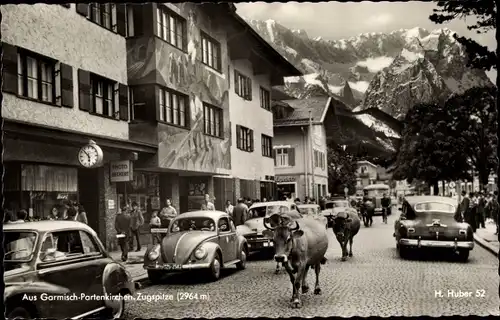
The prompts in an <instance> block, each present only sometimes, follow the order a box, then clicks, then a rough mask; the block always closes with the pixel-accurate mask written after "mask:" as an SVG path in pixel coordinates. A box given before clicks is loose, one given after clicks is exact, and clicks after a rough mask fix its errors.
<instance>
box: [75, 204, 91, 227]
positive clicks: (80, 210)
mask: <svg viewBox="0 0 500 320" xmlns="http://www.w3.org/2000/svg"><path fill="white" fill-rule="evenodd" d="M73 206H74V208H75V210H76V217H75V220H76V221H79V222H81V223H85V224H89V221H88V220H87V212H85V208H84V207H83V206H82V204H81V203H77V202H75V203H74V204H73Z"/></svg>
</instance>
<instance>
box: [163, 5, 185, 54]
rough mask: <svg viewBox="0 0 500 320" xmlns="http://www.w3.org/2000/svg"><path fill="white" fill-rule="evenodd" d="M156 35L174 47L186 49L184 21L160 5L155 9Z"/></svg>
mask: <svg viewBox="0 0 500 320" xmlns="http://www.w3.org/2000/svg"><path fill="white" fill-rule="evenodd" d="M156 19H157V25H156V34H157V36H158V37H160V38H161V39H163V40H165V41H167V42H168V43H170V44H171V45H173V46H174V47H177V48H179V49H181V50H184V49H185V47H186V41H185V37H186V20H185V19H184V18H182V17H181V16H179V15H177V14H175V13H173V12H172V11H170V10H168V9H167V8H166V7H164V6H162V5H158V8H157V9H156Z"/></svg>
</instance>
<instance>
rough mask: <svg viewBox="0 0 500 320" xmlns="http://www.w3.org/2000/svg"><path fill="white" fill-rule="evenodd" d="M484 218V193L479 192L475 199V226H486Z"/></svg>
mask: <svg viewBox="0 0 500 320" xmlns="http://www.w3.org/2000/svg"><path fill="white" fill-rule="evenodd" d="M485 220H486V199H485V198H484V194H483V193H482V192H479V197H478V200H477V209H476V226H477V227H478V228H483V229H484V228H486V226H485Z"/></svg>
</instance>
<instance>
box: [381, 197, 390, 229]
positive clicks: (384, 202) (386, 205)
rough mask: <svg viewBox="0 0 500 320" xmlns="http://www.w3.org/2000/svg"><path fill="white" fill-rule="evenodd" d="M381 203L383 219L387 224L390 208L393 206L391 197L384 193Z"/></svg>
mask: <svg viewBox="0 0 500 320" xmlns="http://www.w3.org/2000/svg"><path fill="white" fill-rule="evenodd" d="M380 204H381V205H382V221H383V222H384V223H385V224H387V215H388V214H389V208H390V206H391V198H389V197H388V196H387V194H385V193H384V194H383V195H382V199H381V200H380Z"/></svg>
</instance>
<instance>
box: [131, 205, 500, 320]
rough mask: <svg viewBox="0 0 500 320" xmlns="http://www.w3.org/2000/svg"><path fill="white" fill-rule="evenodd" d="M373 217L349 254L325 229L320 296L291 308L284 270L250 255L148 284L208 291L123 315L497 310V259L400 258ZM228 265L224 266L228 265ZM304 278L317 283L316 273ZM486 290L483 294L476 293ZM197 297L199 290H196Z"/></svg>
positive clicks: (151, 291)
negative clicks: (203, 278) (213, 270)
mask: <svg viewBox="0 0 500 320" xmlns="http://www.w3.org/2000/svg"><path fill="white" fill-rule="evenodd" d="M395 218H396V217H395V214H393V215H392V217H389V223H388V224H387V225H384V224H382V223H381V218H380V217H375V222H374V224H373V226H372V227H371V228H365V227H361V231H360V233H359V234H358V235H357V238H356V239H355V242H354V247H353V251H354V257H352V258H351V259H350V260H348V261H346V262H341V261H340V255H341V251H340V247H339V245H338V243H337V241H336V240H335V239H334V236H333V233H330V232H331V231H330V232H329V237H330V248H329V250H328V253H327V258H328V259H329V260H328V262H327V264H326V265H324V266H323V268H322V272H321V279H320V281H321V286H322V291H323V293H322V295H321V296H315V295H313V294H312V290H311V292H310V293H308V294H307V295H305V296H304V297H303V307H302V309H292V308H290V306H289V300H290V298H291V284H290V282H289V278H288V275H286V274H285V273H283V274H279V275H275V274H274V266H275V265H274V263H273V262H272V261H265V260H264V261H252V262H249V263H248V264H247V269H246V270H243V271H233V270H231V271H230V272H227V273H226V275H225V276H224V277H223V278H221V279H220V280H219V281H218V282H216V283H197V282H195V280H193V277H190V276H181V277H177V278H176V279H174V278H170V279H167V280H166V281H165V283H163V284H161V285H154V286H149V287H145V288H144V289H142V290H140V291H139V292H140V293H142V294H143V295H144V297H147V296H152V295H157V294H165V295H173V296H174V299H175V296H176V295H177V293H178V292H190V293H198V294H199V295H201V294H204V295H208V297H209V298H208V299H206V300H203V301H201V300H200V299H198V300H192V301H181V302H178V301H164V300H163V301H160V302H147V301H137V300H136V301H130V302H129V304H128V305H127V312H126V317H127V318H128V319H132V318H135V317H141V318H150V317H158V318H164V317H168V318H184V317H188V318H190V317H206V318H213V317H228V318H232V317H235V318H236V317H256V316H261V317H272V318H277V317H293V316H298V317H311V316H320V317H326V316H342V317H351V316H382V317H384V316H423V315H430V316H446V315H462V316H467V315H479V316H487V315H491V314H493V315H498V306H499V298H498V274H497V268H498V261H497V259H496V257H494V256H493V255H492V254H491V253H489V252H487V251H486V250H484V249H483V248H481V247H479V246H476V247H475V248H474V250H473V251H472V253H471V256H470V259H469V262H468V263H466V264H464V263H460V262H455V261H454V260H453V259H447V258H445V257H441V259H437V260H436V259H434V260H428V261H420V260H401V259H400V258H399V257H398V254H397V252H396V249H395V242H394V238H393V237H392V227H393V222H394V219H395ZM228 271H229V270H228ZM308 281H309V285H310V287H311V288H313V285H314V273H313V272H309V275H308ZM436 290H438V291H439V290H441V291H442V292H443V294H444V295H445V296H446V292H447V291H448V290H457V291H458V290H462V291H471V292H473V297H469V298H451V297H450V298H448V297H442V298H436V297H435V291H436ZM476 290H481V291H480V292H483V290H484V297H475V296H474V295H475V293H476ZM199 297H201V296H199Z"/></svg>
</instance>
